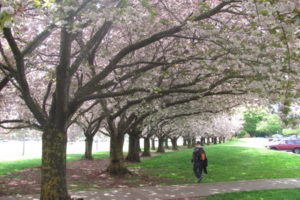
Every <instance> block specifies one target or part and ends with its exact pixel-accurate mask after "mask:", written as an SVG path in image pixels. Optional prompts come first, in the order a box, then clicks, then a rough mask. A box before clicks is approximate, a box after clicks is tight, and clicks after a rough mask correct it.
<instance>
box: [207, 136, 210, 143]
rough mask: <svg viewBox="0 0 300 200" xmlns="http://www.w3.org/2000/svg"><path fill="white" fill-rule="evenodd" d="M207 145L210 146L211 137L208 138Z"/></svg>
mask: <svg viewBox="0 0 300 200" xmlns="http://www.w3.org/2000/svg"><path fill="white" fill-rule="evenodd" d="M206 144H207V145H210V137H207V138H206Z"/></svg>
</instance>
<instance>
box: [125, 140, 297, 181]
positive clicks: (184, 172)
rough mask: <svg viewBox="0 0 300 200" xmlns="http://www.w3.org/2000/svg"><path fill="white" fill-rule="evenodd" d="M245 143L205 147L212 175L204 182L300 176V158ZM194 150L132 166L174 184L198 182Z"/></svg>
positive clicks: (167, 155) (176, 152) (171, 153)
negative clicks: (194, 163) (170, 179)
mask: <svg viewBox="0 0 300 200" xmlns="http://www.w3.org/2000/svg"><path fill="white" fill-rule="evenodd" d="M242 143H243V141H242V142H239V141H232V142H227V143H224V144H218V145H210V146H205V149H206V152H207V158H208V168H207V170H208V174H207V175H206V174H204V178H203V182H220V181H236V180H251V179H268V178H289V177H300V155H299V154H292V153H287V152H279V151H273V150H268V149H264V148H252V147H242V146H240V145H241V144H242ZM192 151H193V150H192V149H184V150H180V151H175V152H168V153H164V154H160V155H158V156H155V157H152V158H150V159H146V160H144V161H143V162H142V163H138V164H133V165H129V166H130V167H134V168H143V169H147V171H148V172H149V173H150V174H152V175H157V176H161V177H166V178H172V179H173V180H174V183H175V184H176V183H178V184H179V183H180V184H181V183H195V182H196V178H195V176H194V174H193V170H192V167H193V165H192V164H191V155H192Z"/></svg>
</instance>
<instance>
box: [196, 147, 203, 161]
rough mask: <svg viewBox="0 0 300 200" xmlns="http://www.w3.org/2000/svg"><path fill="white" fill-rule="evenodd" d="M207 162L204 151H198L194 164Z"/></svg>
mask: <svg viewBox="0 0 300 200" xmlns="http://www.w3.org/2000/svg"><path fill="white" fill-rule="evenodd" d="M204 160H205V152H204V150H203V149H197V150H196V151H195V152H194V163H200V162H202V161H204Z"/></svg>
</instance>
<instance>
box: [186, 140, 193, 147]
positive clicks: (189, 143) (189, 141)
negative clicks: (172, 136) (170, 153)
mask: <svg viewBox="0 0 300 200" xmlns="http://www.w3.org/2000/svg"><path fill="white" fill-rule="evenodd" d="M187 142H188V148H193V146H192V139H190V138H189V139H187Z"/></svg>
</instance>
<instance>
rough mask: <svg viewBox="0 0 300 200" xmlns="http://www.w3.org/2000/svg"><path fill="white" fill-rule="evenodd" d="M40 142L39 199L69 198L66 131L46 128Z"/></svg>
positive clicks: (62, 199) (60, 199)
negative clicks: (41, 144)
mask: <svg viewBox="0 0 300 200" xmlns="http://www.w3.org/2000/svg"><path fill="white" fill-rule="evenodd" d="M42 143H43V146H42V167H41V196H40V199H41V200H66V199H70V198H69V196H68V191H67V181H66V150H67V134H66V131H65V130H56V129H55V128H46V129H45V130H44V132H43V137H42Z"/></svg>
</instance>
